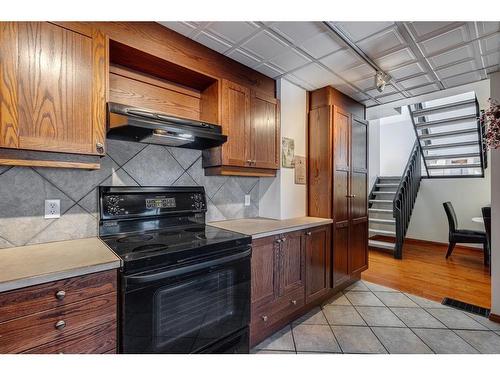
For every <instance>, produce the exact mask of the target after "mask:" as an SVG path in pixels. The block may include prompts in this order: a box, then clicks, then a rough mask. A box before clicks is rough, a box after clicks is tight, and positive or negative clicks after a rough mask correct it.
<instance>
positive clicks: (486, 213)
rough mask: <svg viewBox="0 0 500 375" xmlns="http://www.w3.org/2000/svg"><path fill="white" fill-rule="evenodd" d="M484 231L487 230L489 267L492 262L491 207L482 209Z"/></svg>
mask: <svg viewBox="0 0 500 375" xmlns="http://www.w3.org/2000/svg"><path fill="white" fill-rule="evenodd" d="M481 212H482V213H483V221H484V229H485V230H486V243H487V245H488V265H489V264H490V262H491V207H482V208H481Z"/></svg>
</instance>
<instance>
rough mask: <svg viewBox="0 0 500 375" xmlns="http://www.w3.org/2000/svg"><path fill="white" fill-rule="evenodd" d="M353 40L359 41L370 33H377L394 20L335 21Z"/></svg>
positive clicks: (390, 24)
mask: <svg viewBox="0 0 500 375" xmlns="http://www.w3.org/2000/svg"><path fill="white" fill-rule="evenodd" d="M334 23H335V25H337V26H338V27H340V28H341V29H342V31H343V32H344V33H345V34H346V35H347V36H348V37H349V38H350V39H351V40H352V41H353V42H358V41H360V40H361V39H364V38H367V37H369V36H370V35H373V34H376V33H378V32H379V31H382V30H384V29H386V28H388V27H390V26H392V25H394V22H334Z"/></svg>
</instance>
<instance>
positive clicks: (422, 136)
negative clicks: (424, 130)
mask: <svg viewBox="0 0 500 375" xmlns="http://www.w3.org/2000/svg"><path fill="white" fill-rule="evenodd" d="M466 134H478V133H477V128H469V129H462V130H453V131H449V132H439V133H431V134H419V136H418V137H419V138H420V139H421V140H425V139H434V138H447V137H456V136H459V135H466Z"/></svg>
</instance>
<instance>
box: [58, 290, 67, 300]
mask: <svg viewBox="0 0 500 375" xmlns="http://www.w3.org/2000/svg"><path fill="white" fill-rule="evenodd" d="M64 297H66V292H65V291H64V290H60V291H58V292H57V293H56V298H57V299H58V300H59V301H62V300H63V299H64Z"/></svg>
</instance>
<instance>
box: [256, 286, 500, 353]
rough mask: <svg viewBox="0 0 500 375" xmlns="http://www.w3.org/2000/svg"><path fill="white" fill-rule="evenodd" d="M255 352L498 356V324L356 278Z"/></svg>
mask: <svg viewBox="0 0 500 375" xmlns="http://www.w3.org/2000/svg"><path fill="white" fill-rule="evenodd" d="M252 353H256V354H295V353H297V354H302V353H304V354H305V353H360V354H361V353H362V354H369V353H391V354H398V353H406V354H427V353H429V354H431V353H436V354H445V353H453V354H463V353H497V354H500V324H497V323H494V322H491V321H490V320H488V319H486V318H484V317H481V316H477V315H474V314H469V313H465V312H462V311H460V310H456V309H453V308H450V307H447V306H443V305H441V304H439V303H437V302H434V301H430V300H427V299H424V298H421V297H417V296H413V295H411V294H406V293H401V292H399V291H397V290H394V289H390V288H387V287H384V286H381V285H376V284H372V283H369V282H365V281H359V282H357V283H355V284H353V285H351V286H350V287H348V288H346V290H344V291H343V292H341V293H339V294H338V295H336V296H335V297H333V298H332V299H331V300H330V301H327V302H326V303H325V304H324V305H323V306H322V307H321V308H319V307H318V308H316V309H314V310H312V311H310V312H309V313H308V314H306V315H304V316H302V317H300V318H299V319H297V320H296V321H294V322H293V323H292V324H290V325H288V326H286V327H285V328H283V329H282V330H281V331H279V332H277V333H275V334H274V335H273V336H271V337H269V338H267V339H266V340H264V341H263V342H261V343H260V344H258V345H257V346H256V347H255V348H253V349H252Z"/></svg>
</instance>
